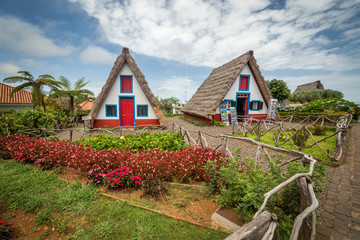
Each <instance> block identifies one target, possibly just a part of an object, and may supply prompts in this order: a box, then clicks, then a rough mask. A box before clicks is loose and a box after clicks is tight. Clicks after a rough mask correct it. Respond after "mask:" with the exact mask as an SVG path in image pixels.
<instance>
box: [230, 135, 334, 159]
mask: <svg viewBox="0 0 360 240" xmlns="http://www.w3.org/2000/svg"><path fill="white" fill-rule="evenodd" d="M333 133H335V129H328V130H326V131H325V132H324V134H322V135H321V136H316V135H313V136H314V139H315V140H316V141H319V140H321V139H323V138H325V137H327V136H330V135H331V134H333ZM287 134H288V137H290V136H292V134H294V131H293V130H291V131H287ZM235 135H237V136H241V137H243V136H244V135H243V134H242V133H239V134H235ZM274 135H275V137H277V132H276V131H274ZM246 137H249V138H252V139H254V140H256V141H258V140H257V139H256V138H255V135H254V133H248V134H247V136H246ZM286 139H287V138H285V137H284V138H282V139H281V138H280V140H279V143H282V142H284V141H285V140H286ZM260 142H263V143H266V144H269V145H273V146H275V141H274V138H273V135H272V134H271V133H270V132H268V133H266V134H265V135H264V136H261V138H260ZM312 144H314V141H313V140H312V138H311V137H309V138H308V140H307V141H306V143H305V146H310V145H312ZM319 145H320V146H321V147H322V148H323V149H324V150H325V151H328V153H329V154H330V155H331V156H332V155H333V153H334V148H335V145H336V137H335V136H333V137H331V138H329V139H326V140H325V141H322V142H320V143H319ZM278 147H280V148H284V149H289V150H296V148H295V147H294V146H293V145H292V144H291V143H290V142H289V141H288V142H286V143H285V144H283V145H279V146H278ZM301 151H302V152H304V153H308V154H310V155H312V156H313V157H317V158H320V159H323V160H331V158H329V157H328V156H327V155H326V154H325V153H324V152H323V151H322V150H321V149H320V148H319V147H318V146H317V145H314V146H312V147H311V148H306V149H302V150H301Z"/></svg>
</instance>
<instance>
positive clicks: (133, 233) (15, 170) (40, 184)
mask: <svg viewBox="0 0 360 240" xmlns="http://www.w3.org/2000/svg"><path fill="white" fill-rule="evenodd" d="M0 189H1V191H0V201H2V202H4V203H6V205H7V206H8V207H9V209H11V210H16V209H18V208H24V209H25V210H26V211H31V212H34V213H35V214H36V216H35V219H36V222H37V224H38V225H49V226H53V227H55V228H56V230H57V231H58V232H59V233H67V230H66V226H70V227H71V228H72V229H75V233H74V235H72V236H70V237H69V238H68V239H82V240H83V239H224V238H225V237H226V236H227V235H228V234H226V233H223V232H218V231H215V230H211V229H202V228H199V227H195V226H193V225H191V224H189V223H186V222H182V221H177V220H174V219H170V218H167V217H164V216H162V215H160V214H157V213H154V212H150V211H146V210H142V209H139V208H136V207H132V206H129V205H127V204H126V203H119V202H116V201H114V200H113V199H110V198H107V197H103V196H101V195H100V194H98V191H97V189H96V188H94V187H92V186H89V185H82V184H80V183H79V182H75V183H67V182H64V181H61V180H58V178H57V175H56V174H54V173H49V172H43V171H39V170H36V169H34V167H32V166H28V165H22V164H19V163H17V162H14V161H4V160H1V159H0ZM79 219H81V221H80V220H79Z"/></svg>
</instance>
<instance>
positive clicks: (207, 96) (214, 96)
mask: <svg viewBox="0 0 360 240" xmlns="http://www.w3.org/2000/svg"><path fill="white" fill-rule="evenodd" d="M246 64H248V65H249V68H250V70H251V72H252V75H253V76H254V79H255V81H256V83H257V85H258V87H259V90H260V92H261V95H262V97H263V99H264V101H265V104H266V106H268V104H269V101H270V99H271V93H270V90H269V88H268V86H267V85H266V82H265V80H264V77H263V76H262V75H261V72H260V69H259V66H258V65H257V63H256V59H255V58H254V56H253V51H252V50H250V51H248V52H246V53H244V54H243V55H241V56H239V57H237V58H235V59H234V60H231V61H230V62H228V63H225V64H224V65H222V66H220V67H218V68H215V69H214V70H213V71H212V72H211V74H210V75H209V77H208V78H207V79H205V81H204V82H203V83H202V84H201V86H200V87H199V88H198V90H197V91H196V93H195V94H194V95H193V96H192V98H191V99H190V101H189V102H188V103H186V105H185V106H184V107H183V109H182V111H183V112H184V113H186V114H190V115H195V116H198V117H204V118H207V119H211V115H214V113H215V111H216V109H217V107H219V105H220V104H221V103H222V101H223V99H224V97H225V95H226V94H227V93H228V92H229V90H230V88H231V86H232V85H233V84H234V82H235V81H236V79H237V78H238V77H239V75H240V73H241V72H242V70H243V69H244V67H245V66H246Z"/></svg>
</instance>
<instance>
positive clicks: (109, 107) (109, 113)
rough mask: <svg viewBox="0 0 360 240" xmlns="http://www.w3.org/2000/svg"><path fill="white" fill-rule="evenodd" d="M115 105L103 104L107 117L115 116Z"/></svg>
mask: <svg viewBox="0 0 360 240" xmlns="http://www.w3.org/2000/svg"><path fill="white" fill-rule="evenodd" d="M116 108H117V105H115V104H106V105H105V113H106V116H107V117H117V111H116Z"/></svg>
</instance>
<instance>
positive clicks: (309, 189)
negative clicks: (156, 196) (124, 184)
mask: <svg viewBox="0 0 360 240" xmlns="http://www.w3.org/2000/svg"><path fill="white" fill-rule="evenodd" d="M293 120H294V118H291V117H289V122H287V123H291V122H292V121H293ZM351 120H352V117H351V115H345V116H342V117H340V118H339V119H338V120H337V121H336V122H335V123H336V132H335V133H334V134H333V135H331V136H329V137H333V136H335V135H336V147H335V151H334V155H333V156H330V157H332V158H334V159H338V158H339V157H340V156H341V154H342V146H343V143H344V139H345V136H346V133H347V130H348V129H349V126H350V122H351ZM317 121H321V122H322V123H323V120H322V119H321V117H320V118H319V119H317V120H316V121H314V122H312V123H311V124H310V125H313V124H315V123H316V122H317ZM254 124H255V125H254ZM254 124H250V123H248V122H244V123H242V124H241V125H240V126H237V127H236V128H235V127H234V128H233V132H236V131H242V132H243V133H244V135H246V133H249V132H253V133H254V134H255V136H256V137H257V138H260V137H261V136H262V135H263V134H264V132H261V129H265V131H271V130H272V129H275V128H277V129H278V132H281V131H284V132H285V134H286V130H287V129H286V128H285V127H284V124H285V122H283V121H282V122H279V123H267V122H263V121H258V122H255V123H254ZM298 124H303V122H301V121H300V122H299V123H296V125H298ZM298 126H300V127H299V128H298V130H297V131H296V132H300V131H304V132H307V133H308V134H310V136H311V137H312V138H313V136H312V134H311V132H310V131H309V129H308V127H309V125H307V126H306V125H302V126H301V125H298ZM258 129H260V130H258ZM169 130H170V131H172V132H176V133H179V134H180V135H181V136H182V137H183V138H184V140H185V141H186V142H187V143H188V144H189V146H197V147H202V148H204V147H208V146H209V141H210V140H209V138H215V139H218V140H219V142H220V143H219V144H218V145H217V146H215V147H214V148H215V149H221V150H222V152H223V154H228V155H229V156H230V157H231V158H233V154H232V151H230V149H229V147H228V144H227V142H228V141H229V140H240V141H246V142H250V143H252V144H255V145H257V151H256V158H255V159H256V160H258V159H259V158H260V156H261V155H262V154H264V155H265V154H266V155H267V156H268V157H270V155H269V154H268V151H267V149H272V150H275V151H280V152H285V153H289V154H295V155H298V157H296V158H293V159H291V160H288V161H287V162H285V163H283V166H285V165H286V164H288V163H290V162H292V161H297V160H300V161H302V163H303V164H304V165H309V172H307V173H297V174H295V175H294V176H292V177H291V178H289V179H288V180H286V181H285V182H283V183H281V184H279V185H278V186H276V187H275V188H273V189H272V190H271V191H269V192H267V193H266V194H265V195H264V202H263V204H262V205H261V207H260V208H259V210H258V211H257V212H256V214H255V215H254V217H253V220H252V221H251V222H249V223H247V224H245V225H244V226H243V227H242V228H240V229H239V230H238V231H236V232H234V233H233V234H231V235H230V236H229V237H228V238H227V239H228V240H235V239H237V240H240V239H280V237H279V232H278V226H279V225H278V221H277V217H276V216H275V215H274V214H271V213H269V212H267V211H264V209H265V207H266V204H267V202H268V200H269V198H270V197H271V196H272V195H274V194H276V193H277V192H279V191H280V190H281V189H282V188H284V187H286V186H287V185H288V184H289V183H291V182H293V181H297V184H298V186H299V189H300V192H301V211H302V212H301V213H300V214H299V215H298V216H297V217H296V218H295V221H294V224H293V229H292V233H291V237H290V239H291V240H295V239H312V240H313V239H315V233H316V212H315V210H316V208H317V206H318V200H317V199H316V196H315V193H314V189H313V182H312V180H311V177H312V174H313V171H314V166H315V164H316V160H315V159H314V158H313V157H312V156H311V155H308V154H305V153H303V152H301V151H300V150H301V149H304V148H305V147H298V148H297V150H288V149H283V148H280V147H279V146H281V145H282V144H283V143H279V141H278V138H279V137H278V135H275V134H273V137H274V140H275V142H276V144H275V145H276V146H272V145H269V144H265V143H262V142H258V141H255V140H254V139H252V138H248V137H237V136H232V135H226V134H220V135H212V134H209V133H206V132H202V131H188V130H186V129H185V128H183V127H182V126H179V125H177V124H176V123H169V124H166V125H164V126H161V127H160V126H157V127H156V128H154V126H152V127H145V126H144V128H143V129H141V130H137V131H134V130H132V129H126V128H123V129H117V130H109V129H92V130H88V129H70V130H67V131H69V134H70V136H69V139H72V135H73V132H78V133H80V134H81V136H80V138H83V137H85V136H88V135H91V134H98V133H107V134H112V135H115V136H117V135H118V136H119V135H122V134H124V132H128V133H130V132H131V133H134V134H139V133H142V132H161V131H169ZM37 131H39V129H37ZM31 132H32V131H26V133H27V134H29V133H31ZM21 133H25V132H24V131H22V132H21ZM51 133H53V134H54V135H56V136H59V137H61V136H64V134H66V133H64V131H63V130H59V131H54V130H52V131H51ZM47 134H49V130H46V129H40V132H37V133H34V135H36V136H41V135H44V136H46V135H47ZM295 134H296V133H294V134H293V135H292V136H289V137H288V139H287V140H286V141H290V140H291V138H293V137H294V135H295ZM329 137H327V138H329ZM325 139H326V138H325ZM313 140H314V139H313ZM323 140H324V139H323ZM323 140H320V141H317V142H316V141H315V140H314V141H315V143H314V145H315V144H316V145H318V143H319V142H321V141H323ZM290 142H291V141H290ZM239 145H241V144H239ZM312 146H313V145H312ZM308 147H309V146H308ZM320 149H321V147H320ZM322 150H323V149H322ZM328 156H329V155H328ZM269 159H270V161H271V158H269ZM310 215H311V219H310Z"/></svg>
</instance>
